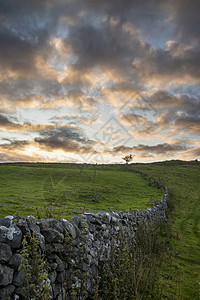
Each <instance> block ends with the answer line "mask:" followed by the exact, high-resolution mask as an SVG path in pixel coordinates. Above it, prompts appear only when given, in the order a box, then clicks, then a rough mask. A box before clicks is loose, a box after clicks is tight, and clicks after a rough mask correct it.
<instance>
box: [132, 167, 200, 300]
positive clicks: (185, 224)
mask: <svg viewBox="0 0 200 300" xmlns="http://www.w3.org/2000/svg"><path fill="white" fill-rule="evenodd" d="M133 167H134V168H135V169H139V170H141V171H145V172H147V173H149V174H151V175H153V176H154V177H155V178H157V179H158V180H159V181H160V182H162V183H164V184H165V185H166V186H167V187H168V189H169V194H170V214H169V223H170V228H171V236H170V239H169V240H167V241H166V242H167V249H168V251H167V253H166V256H165V259H164V260H163V262H162V265H161V266H160V268H159V277H160V286H161V288H162V289H163V299H184V300H185V299H187V300H193V299H195V300H196V299H197V300H198V299H200V165H199V164H198V165H195V164H191V165H189V164H184V163H183V164H181V165H168V164H167V163H163V164H158V165H156V164H152V165H150V164H149V165H142V164H141V165H133Z"/></svg>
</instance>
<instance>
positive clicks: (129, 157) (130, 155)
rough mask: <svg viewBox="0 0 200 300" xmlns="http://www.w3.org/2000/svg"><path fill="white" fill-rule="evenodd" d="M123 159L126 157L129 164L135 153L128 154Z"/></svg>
mask: <svg viewBox="0 0 200 300" xmlns="http://www.w3.org/2000/svg"><path fill="white" fill-rule="evenodd" d="M122 159H124V160H125V162H126V164H127V165H128V163H129V162H130V161H131V160H132V159H133V155H132V154H129V155H126V156H125V157H122Z"/></svg>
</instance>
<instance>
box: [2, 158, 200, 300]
mask: <svg viewBox="0 0 200 300" xmlns="http://www.w3.org/2000/svg"><path fill="white" fill-rule="evenodd" d="M130 167H132V168H134V169H137V170H140V171H144V172H147V173H148V174H150V175H152V176H154V177H155V178H156V179H157V180H158V181H160V182H162V183H163V184H165V185H166V186H167V187H168V190H169V196H170V197H169V205H168V209H167V212H166V213H167V217H168V222H167V224H166V228H165V229H164V230H163V232H165V233H164V234H163V232H161V235H160V237H159V239H161V241H159V243H160V242H161V244H162V245H164V248H163V246H162V248H161V251H160V252H161V255H160V257H158V258H157V262H156V272H155V273H153V274H152V278H154V279H155V283H156V284H155V286H152V287H151V291H152V294H148V295H147V297H146V298H142V299H171V300H173V299H183V300H191V299H192V300H193V299H194V300H198V299H200V164H199V163H197V162H191V163H186V162H182V161H170V162H162V163H154V164H130ZM162 196H163V192H162V190H160V189H158V188H157V186H155V185H154V184H152V183H151V182H150V181H149V180H148V179H147V178H145V177H143V176H141V175H139V174H136V173H131V172H126V171H125V168H124V165H75V164H8V165H3V164H2V165H0V199H1V201H0V203H1V204H3V205H2V206H1V211H0V217H4V216H6V215H25V216H27V215H28V214H32V215H35V216H36V217H38V216H40V215H41V216H44V217H45V216H46V217H49V216H50V213H52V215H53V216H54V217H56V213H57V214H58V216H57V217H60V216H64V217H67V218H68V219H70V218H71V216H73V215H75V214H79V213H81V212H82V211H87V210H92V211H99V210H103V211H107V210H109V209H112V210H125V211H127V210H129V209H130V208H131V209H137V208H142V209H146V208H147V207H150V206H151V205H153V204H154V203H155V202H156V201H158V200H160V199H161V198H162ZM36 207H38V209H36ZM161 231H162V230H161ZM156 243H157V240H156ZM159 243H158V245H159ZM157 248H158V247H157ZM125 253H126V252H125ZM158 256H159V255H158ZM131 257H132V254H131ZM131 259H132V258H131ZM124 264H125V265H126V266H127V262H124ZM125 265H124V266H123V265H122V266H121V267H120V270H124V269H125ZM123 273H124V272H123V271H122V273H121V274H123ZM116 276H117V275H116ZM120 276H122V275H120ZM121 279H122V278H121V277H120V278H118V280H120V281H121ZM112 281H113V280H112ZM124 282H125V285H124V286H123V289H124V290H126V289H127V281H124ZM102 299H103V298H102ZM124 299H126V298H124ZM131 299H132V298H131ZM138 299H139V297H138Z"/></svg>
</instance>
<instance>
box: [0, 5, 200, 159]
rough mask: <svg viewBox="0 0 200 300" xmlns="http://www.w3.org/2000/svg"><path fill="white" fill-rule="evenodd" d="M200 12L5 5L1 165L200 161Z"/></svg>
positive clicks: (0, 32)
mask: <svg viewBox="0 0 200 300" xmlns="http://www.w3.org/2000/svg"><path fill="white" fill-rule="evenodd" d="M199 9H200V4H199V3H198V1H189V0H177V1H175V2H174V1H172V0H164V1H157V0H156V1H155V0H150V1H147V0H142V1H136V0H124V1H121V0H110V1H105V0H101V1H99V0H84V1H80V0H74V1H70V0H66V1H62V0H58V1H56V2H53V1H49V0H44V1H39V0H36V1H30V0H16V1H14V2H13V1H11V0H0V133H1V134H0V151H1V155H0V160H1V161H17V160H20V161H21V160H28V161H44V160H45V161H81V160H80V156H82V158H83V159H82V160H83V161H85V160H86V161H88V156H89V157H90V160H91V161H93V162H95V157H96V155H101V157H102V156H103V157H104V161H105V162H111V161H119V160H120V157H121V156H120V155H125V154H127V152H133V155H134V154H135V157H136V159H137V160H141V161H151V160H155V159H170V158H183V159H194V158H196V157H197V156H198V155H199V147H200V145H199V143H200V141H199V136H200V135H199V133H200V132H199V128H200V126H199V125H200V87H199V83H200V82H199V81H200V69H199V65H200V47H199V42H200V41H199V36H200V32H199V31H200V19H199V15H198V12H199ZM123 137H125V138H123Z"/></svg>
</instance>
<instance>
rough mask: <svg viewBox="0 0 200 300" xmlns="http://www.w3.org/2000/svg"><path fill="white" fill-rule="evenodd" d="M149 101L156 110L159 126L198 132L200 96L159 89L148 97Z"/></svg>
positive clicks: (199, 128) (178, 130)
mask: <svg viewBox="0 0 200 300" xmlns="http://www.w3.org/2000/svg"><path fill="white" fill-rule="evenodd" d="M150 102H151V103H152V105H153V106H154V107H155V108H156V110H157V113H158V116H159V121H158V126H159V127H160V128H162V129H165V128H168V129H170V128H171V129H174V130H176V131H177V133H178V132H182V131H185V132H190V133H193V134H199V132H200V131H199V130H200V97H198V96H197V97H194V96H189V95H184V94H178V95H174V94H171V93H169V92H167V91H159V92H156V93H155V94H153V95H152V96H151V97H150Z"/></svg>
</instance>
